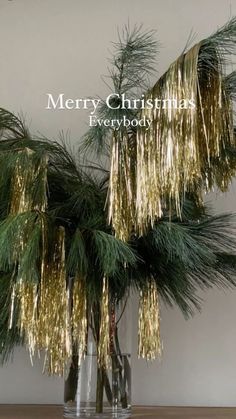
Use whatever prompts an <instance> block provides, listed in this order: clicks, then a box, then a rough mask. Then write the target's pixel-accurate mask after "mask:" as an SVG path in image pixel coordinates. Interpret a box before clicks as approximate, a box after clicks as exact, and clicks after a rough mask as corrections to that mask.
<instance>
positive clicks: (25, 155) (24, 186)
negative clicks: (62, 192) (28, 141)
mask: <svg viewBox="0 0 236 419" xmlns="http://www.w3.org/2000/svg"><path fill="white" fill-rule="evenodd" d="M36 157H37V156H36V155H35V152H34V151H33V150H31V149H29V148H25V149H22V150H20V151H18V152H17V157H16V162H15V169H14V174H13V177H12V182H11V204H10V214H11V215H17V214H22V213H24V212H27V211H36V210H37V211H41V212H44V211H45V209H46V205H47V197H46V176H47V160H48V159H47V156H46V154H45V155H44V156H41V157H40V158H37V159H36ZM37 180H38V181H41V184H42V191H43V192H42V194H39V193H37V190H36V189H37V187H39V186H41V185H39V182H37Z"/></svg>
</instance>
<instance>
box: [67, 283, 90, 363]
mask: <svg viewBox="0 0 236 419" xmlns="http://www.w3.org/2000/svg"><path fill="white" fill-rule="evenodd" d="M71 327H72V337H73V343H74V344H75V345H76V347H77V352H78V359H79V364H80V361H81V359H82V358H83V356H84V355H85V352H86V349H87V331H88V321H87V296H86V288H85V281H84V279H82V278H80V277H77V278H75V281H74V286H73V291H72V316H71Z"/></svg>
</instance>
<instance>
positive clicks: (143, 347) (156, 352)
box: [138, 280, 162, 360]
mask: <svg viewBox="0 0 236 419" xmlns="http://www.w3.org/2000/svg"><path fill="white" fill-rule="evenodd" d="M161 353H162V345H161V339H160V313H159V298H158V293H157V288H156V284H155V282H154V280H151V281H150V283H149V285H148V289H145V290H142V291H141V292H140V300H139V331H138V356H139V357H141V358H146V359H148V360H152V359H155V358H157V357H158V356H160V355H161Z"/></svg>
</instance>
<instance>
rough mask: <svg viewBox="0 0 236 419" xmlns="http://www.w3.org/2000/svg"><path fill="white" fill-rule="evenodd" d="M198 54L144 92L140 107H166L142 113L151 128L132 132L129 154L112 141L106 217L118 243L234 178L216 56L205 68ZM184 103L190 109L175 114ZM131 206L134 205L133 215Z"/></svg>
mask: <svg viewBox="0 0 236 419" xmlns="http://www.w3.org/2000/svg"><path fill="white" fill-rule="evenodd" d="M204 53H205V49H204V44H202V43H199V44H197V45H195V46H194V47H193V48H191V49H190V50H189V51H188V52H186V53H184V54H182V55H181V56H180V57H179V58H178V59H177V60H176V61H175V62H174V63H173V64H172V65H171V66H170V68H169V69H168V71H167V72H166V73H165V74H164V75H163V76H162V77H161V78H160V80H158V82H157V83H156V84H155V86H154V87H153V89H152V90H151V91H149V92H148V93H147V95H146V100H147V99H148V98H149V99H152V102H154V100H155V99H156V98H158V99H159V100H160V102H163V100H167V102H168V100H169V101H171V102H172V104H171V105H168V106H159V107H153V108H151V109H147V108H146V109H143V110H142V111H141V114H140V118H143V117H144V116H145V117H147V118H148V119H149V120H150V121H151V127H150V129H149V130H146V127H144V128H138V130H137V136H136V150H135V151H134V149H133V148H132V152H131V153H130V149H129V146H128V145H127V144H126V141H122V139H121V140H120V141H119V142H118V141H117V142H116V143H114V142H113V146H114V144H115V148H114V147H113V152H112V162H111V167H112V169H111V175H110V176H111V177H110V185H112V188H111V186H110V195H109V214H110V220H112V224H113V227H114V230H115V232H116V235H117V236H118V237H119V238H121V239H123V240H124V239H126V240H127V237H128V236H130V232H131V231H132V230H133V231H134V232H136V233H137V234H138V235H142V234H144V233H145V232H146V230H147V228H148V227H149V226H150V225H151V226H153V224H154V222H155V221H156V220H157V219H158V218H160V217H161V216H162V214H163V209H164V208H168V209H169V211H170V215H171V213H172V211H174V212H175V213H177V215H178V216H179V217H181V200H182V198H183V196H184V194H185V193H186V192H194V193H196V192H197V193H198V194H199V200H200V199H201V193H202V190H203V189H205V190H206V191H208V190H210V189H211V188H212V187H213V186H214V184H216V185H217V186H218V187H219V188H220V189H222V190H225V189H226V188H227V187H228V184H229V181H230V179H232V176H233V173H235V168H234V169H233V170H232V168H231V167H230V163H229V162H228V160H227V156H226V155H225V154H226V153H224V150H225V148H226V146H227V145H232V144H233V142H234V137H233V118H232V116H233V113H232V104H231V100H230V98H229V96H228V94H227V92H226V89H225V86H224V79H223V75H222V72H223V70H222V62H221V57H220V53H219V51H216V50H213V51H212V52H211V54H212V57H211V58H212V63H211V65H209V63H206V62H205V61H204ZM185 99H187V100H189V101H190V100H191V102H192V103H194V104H195V106H193V107H188V108H186V109H185V108H184V106H182V107H181V106H180V105H179V104H180V103H181V101H183V100H185ZM173 101H176V104H177V105H176V106H175V105H173ZM127 161H128V164H127ZM131 164H132V165H133V166H135V172H134V171H133V170H132V171H131V170H130V167H131ZM134 175H135V180H134ZM130 185H132V186H133V185H135V188H131V187H130ZM199 185H201V187H199ZM127 197H128V199H127ZM114 202H115V205H114ZM130 202H135V208H134V210H133V209H132V211H131V207H130ZM130 214H132V217H131V215H130ZM127 220H128V223H127ZM131 224H133V225H132V226H131ZM127 225H128V227H127Z"/></svg>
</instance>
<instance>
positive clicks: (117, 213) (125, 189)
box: [108, 131, 135, 240]
mask: <svg viewBox="0 0 236 419" xmlns="http://www.w3.org/2000/svg"><path fill="white" fill-rule="evenodd" d="M134 152H135V144H134V142H133V137H132V136H129V135H128V134H127V133H122V132H121V131H118V132H117V131H116V132H115V133H114V136H113V140H112V151H111V174H110V184H109V214H108V218H109V223H111V222H112V225H113V227H114V230H115V234H116V236H117V237H119V238H120V239H121V240H128V238H129V237H130V235H131V233H132V230H133V227H134V224H135V199H134V194H135V184H134V182H135V160H134Z"/></svg>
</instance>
